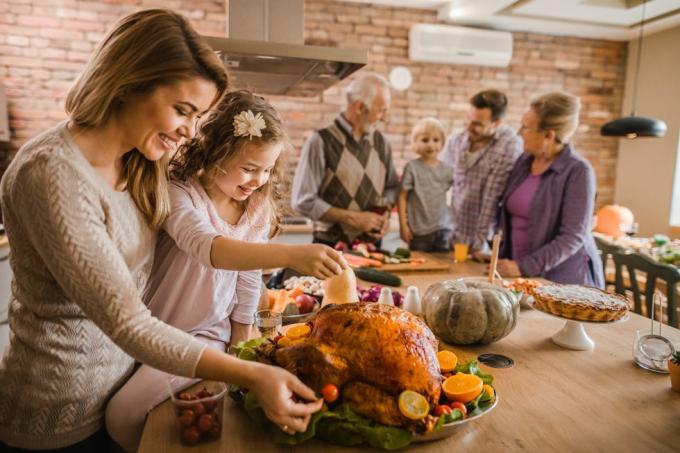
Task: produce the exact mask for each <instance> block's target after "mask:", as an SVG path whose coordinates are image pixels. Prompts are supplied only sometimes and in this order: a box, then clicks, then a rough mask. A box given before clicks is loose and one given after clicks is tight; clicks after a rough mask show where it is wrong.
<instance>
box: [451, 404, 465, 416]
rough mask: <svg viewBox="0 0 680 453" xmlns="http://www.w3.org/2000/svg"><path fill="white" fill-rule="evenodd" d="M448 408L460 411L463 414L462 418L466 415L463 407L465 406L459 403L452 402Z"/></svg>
mask: <svg viewBox="0 0 680 453" xmlns="http://www.w3.org/2000/svg"><path fill="white" fill-rule="evenodd" d="M449 406H451V409H458V410H459V411H461V412H462V413H463V417H465V416H466V415H467V407H465V404H463V403H461V402H460V401H454V402H453V403H451V404H450V405H449Z"/></svg>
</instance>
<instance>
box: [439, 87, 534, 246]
mask: <svg viewBox="0 0 680 453" xmlns="http://www.w3.org/2000/svg"><path fill="white" fill-rule="evenodd" d="M470 105H471V106H470V111H469V112H468V124H467V127H466V129H465V130H464V131H462V132H460V133H458V134H456V135H452V136H451V137H450V138H449V139H448V141H447V143H446V146H445V147H444V151H443V153H442V156H441V160H442V161H443V162H445V163H447V164H449V165H451V166H452V167H453V190H452V193H451V210H452V213H453V242H454V243H455V242H463V243H467V244H468V245H469V246H470V250H471V251H472V252H475V251H480V252H485V251H487V250H488V241H489V239H490V238H491V237H492V236H493V232H494V229H495V226H496V210H497V207H498V202H499V201H500V198H501V195H502V194H503V190H504V189H505V184H506V182H507V179H508V176H509V175H510V171H511V170H512V167H513V165H514V163H515V161H516V160H517V158H518V157H519V156H520V155H521V154H522V141H521V139H520V138H519V136H518V135H517V133H516V132H515V131H514V130H513V129H512V128H511V127H510V126H507V125H505V124H503V123H502V121H501V119H502V118H503V115H504V114H505V110H506V107H507V105H508V98H507V97H506V96H505V94H503V93H501V92H500V91H497V90H485V91H482V92H480V93H477V94H475V95H474V96H473V97H472V98H470Z"/></svg>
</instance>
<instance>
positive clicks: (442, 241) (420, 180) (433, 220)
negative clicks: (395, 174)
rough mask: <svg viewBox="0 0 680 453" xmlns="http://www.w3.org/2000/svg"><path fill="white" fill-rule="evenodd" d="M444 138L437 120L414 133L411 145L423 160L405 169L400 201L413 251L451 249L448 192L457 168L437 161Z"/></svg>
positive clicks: (402, 228)
mask: <svg viewBox="0 0 680 453" xmlns="http://www.w3.org/2000/svg"><path fill="white" fill-rule="evenodd" d="M444 137H445V132H444V127H443V126H442V124H441V123H440V122H439V121H438V120H436V119H435V118H425V119H422V120H420V121H419V122H418V123H417V124H416V125H415V126H414V127H413V131H412V132H411V145H412V146H413V149H414V151H415V152H416V153H417V154H418V156H419V157H418V158H417V159H414V160H411V161H409V162H408V163H407V164H406V167H404V176H403V178H402V182H401V192H400V193H399V201H398V209H399V229H400V234H401V238H402V239H403V240H404V241H405V242H406V243H407V244H409V247H410V248H411V250H421V251H425V252H447V251H449V250H451V229H452V225H451V213H450V209H449V208H448V206H447V204H446V193H447V192H448V190H449V189H450V188H451V185H452V184H453V169H452V168H451V167H450V166H448V165H446V164H445V163H443V162H440V161H439V159H437V155H438V154H439V151H441V149H442V147H443V146H444Z"/></svg>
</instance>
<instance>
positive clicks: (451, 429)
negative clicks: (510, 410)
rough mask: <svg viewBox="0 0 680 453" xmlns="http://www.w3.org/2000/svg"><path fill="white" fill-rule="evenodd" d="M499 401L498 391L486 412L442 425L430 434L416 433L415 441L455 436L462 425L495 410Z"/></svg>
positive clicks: (428, 440)
mask: <svg viewBox="0 0 680 453" xmlns="http://www.w3.org/2000/svg"><path fill="white" fill-rule="evenodd" d="M498 401H499V398H498V393H496V398H495V400H494V402H493V404H492V405H491V406H489V407H488V408H487V409H485V410H484V412H482V413H480V414H477V415H473V416H472V417H467V418H464V419H462V420H458V421H455V422H451V423H447V424H445V425H442V427H441V428H440V429H438V430H437V431H435V432H433V433H430V434H416V435H414V436H413V442H431V441H434V440H439V439H444V438H445V437H449V436H453V435H454V434H455V433H456V432H457V431H458V430H460V428H461V427H462V426H464V425H466V424H467V423H469V422H471V421H473V420H478V419H480V418H482V417H484V416H485V415H486V414H488V413H489V412H491V411H492V410H494V409H495V408H496V406H498Z"/></svg>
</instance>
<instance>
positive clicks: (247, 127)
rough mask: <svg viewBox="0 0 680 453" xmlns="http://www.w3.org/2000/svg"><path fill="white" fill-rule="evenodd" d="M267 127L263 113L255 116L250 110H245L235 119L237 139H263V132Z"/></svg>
mask: <svg viewBox="0 0 680 453" xmlns="http://www.w3.org/2000/svg"><path fill="white" fill-rule="evenodd" d="M265 127H267V123H265V121H264V118H263V117H262V113H259V112H258V113H257V114H253V112H252V111H250V110H244V111H242V112H241V113H239V114H238V115H236V116H235V117H234V135H236V136H237V137H245V136H246V135H247V136H248V139H249V140H250V139H252V138H253V136H255V137H262V130H263V129H264V128H265Z"/></svg>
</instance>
